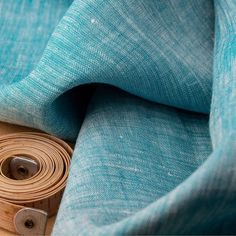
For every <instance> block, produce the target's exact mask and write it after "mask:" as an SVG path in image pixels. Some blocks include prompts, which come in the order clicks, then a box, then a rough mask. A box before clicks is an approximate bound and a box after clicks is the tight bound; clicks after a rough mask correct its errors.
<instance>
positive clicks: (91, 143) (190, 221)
mask: <svg viewBox="0 0 236 236" xmlns="http://www.w3.org/2000/svg"><path fill="white" fill-rule="evenodd" d="M0 12H1V14H0V35H1V36H0V37H1V39H0V77H1V79H0V120H1V121H7V122H11V123H16V124H21V125H26V126H30V127H34V128H38V129H41V130H44V131H46V132H48V133H51V134H54V135H56V136H58V137H61V138H64V139H67V140H74V141H75V140H76V139H77V141H76V147H75V151H74V154H73V158H72V164H71V169H70V176H69V180H68V184H67V187H66V190H65V193H64V196H63V200H62V203H61V207H60V210H59V213H58V216H57V220H56V224H55V227H54V231H53V234H54V235H130V234H131V235H132V234H134V235H136V234H236V227H235V226H234V221H235V215H236V184H235V183H236V173H235V170H236V161H235V157H234V156H235V152H236V150H235V151H234V149H235V148H236V112H235V111H236V83H235V80H236V1H235V0H227V1H225V0H215V1H210V0H74V1H72V0H50V1H49V0H44V1H31V0H19V1H14V0H9V1H4V0H0ZM209 114H210V118H209ZM209 124H210V129H209Z"/></svg>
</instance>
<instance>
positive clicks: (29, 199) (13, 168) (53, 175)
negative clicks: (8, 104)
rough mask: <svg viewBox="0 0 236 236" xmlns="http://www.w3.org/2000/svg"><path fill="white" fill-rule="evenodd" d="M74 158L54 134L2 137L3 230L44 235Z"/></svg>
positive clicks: (0, 189)
mask: <svg viewBox="0 0 236 236" xmlns="http://www.w3.org/2000/svg"><path fill="white" fill-rule="evenodd" d="M71 155H72V149H71V147H70V146H69V145H68V144H67V143H65V142H64V141H62V140H60V139H58V138H55V137H53V136H51V135H47V134H42V133H33V132H22V133H14V134H8V135H3V136H0V227H2V228H4V229H6V230H9V231H12V232H14V233H19V234H30V235H33V234H43V233H44V232H43V231H44V229H45V226H46V218H47V215H48V216H51V215H54V214H55V213H56V212H57V210H58V207H59V204H60V201H61V197H62V194H63V190H64V188H65V184H66V180H67V177H68V172H69V164H70V158H71Z"/></svg>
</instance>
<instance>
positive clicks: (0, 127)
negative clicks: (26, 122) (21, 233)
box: [0, 122, 55, 236]
mask: <svg viewBox="0 0 236 236" xmlns="http://www.w3.org/2000/svg"><path fill="white" fill-rule="evenodd" d="M25 131H37V132H40V131H38V130H35V129H31V128H27V127H23V126H18V125H12V124H8V123H3V122H0V135H3V134H9V133H15V132H25ZM54 221H55V216H54V217H51V218H49V220H48V225H47V230H46V235H50V233H51V231H52V227H53V224H54ZM13 235H16V234H13V233H11V232H9V231H6V230H3V229H1V228H0V236H13Z"/></svg>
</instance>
